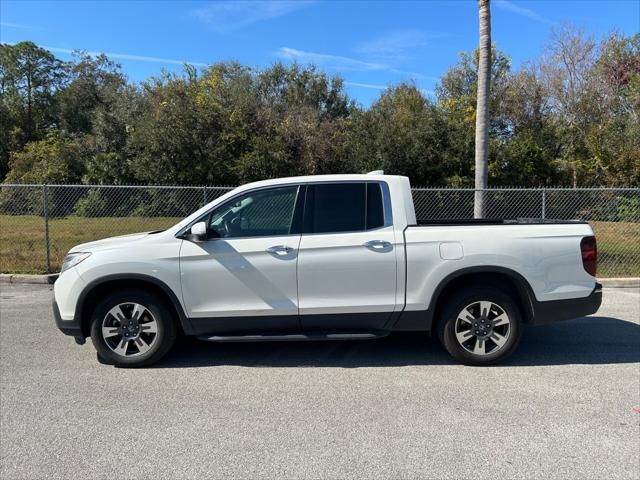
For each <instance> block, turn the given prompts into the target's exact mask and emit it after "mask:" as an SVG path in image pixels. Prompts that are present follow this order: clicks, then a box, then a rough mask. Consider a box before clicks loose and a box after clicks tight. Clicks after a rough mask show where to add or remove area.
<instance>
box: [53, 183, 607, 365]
mask: <svg viewBox="0 0 640 480" xmlns="http://www.w3.org/2000/svg"><path fill="white" fill-rule="evenodd" d="M596 265H597V249H596V241H595V237H594V236H593V232H592V230H591V228H590V226H589V225H588V224H587V223H580V222H562V223H558V222H554V223H548V222H532V221H507V220H459V221H456V220H451V221H444V222H443V221H433V222H429V221H424V222H423V221H420V222H418V221H417V220H416V215H415V211H414V207H413V200H412V196H411V189H410V185H409V180H408V179H407V178H406V177H399V176H391V175H383V174H378V173H374V174H368V175H330V176H311V177H295V178H283V179H277V180H267V181H262V182H257V183H251V184H248V185H243V186H241V187H238V188H236V189H235V190H233V191H230V192H229V193H227V194H226V195H223V196H222V197H219V198H218V199H216V200H215V201H213V202H211V203H210V204H208V205H206V206H205V207H203V208H201V209H200V210H198V211H197V212H195V213H194V214H192V215H191V216H189V217H187V218H186V219H184V220H183V221H181V222H180V223H178V224H177V225H175V226H173V227H171V228H169V229H168V230H165V231H161V232H147V233H140V234H134V235H126V236H121V237H114V238H108V239H105V240H100V241H96V242H91V243H86V244H83V245H78V246H77V247H74V248H73V249H72V250H71V251H70V252H69V254H68V255H67V257H66V258H65V260H64V263H63V266H62V271H61V273H60V277H59V278H58V279H57V281H56V283H55V288H54V291H55V293H54V303H53V310H54V315H55V318H56V323H57V325H58V327H59V329H60V330H62V332H64V333H65V334H67V335H71V336H74V337H75V339H76V341H77V342H78V343H79V344H83V343H84V342H85V339H86V337H88V336H91V339H92V341H93V344H94V345H95V348H96V349H97V351H98V356H99V358H100V359H101V361H104V362H106V363H110V364H115V365H119V366H143V365H149V364H151V363H153V362H156V361H158V360H159V359H160V358H162V357H163V356H164V355H165V354H166V353H167V352H168V351H169V349H170V348H171V347H172V345H173V343H174V341H175V339H176V336H177V335H178V333H180V332H182V333H183V334H185V335H193V336H197V337H198V338H200V339H202V340H207V341H213V342H234V341H266V340H339V339H375V338H379V337H382V336H385V335H388V334H389V333H390V332H393V331H431V332H434V333H435V334H436V335H437V336H438V337H439V339H440V341H441V342H442V344H443V345H444V347H445V348H446V349H447V351H448V352H449V353H450V354H451V355H452V356H453V357H454V358H455V359H457V360H459V361H461V362H464V363H465V364H469V365H489V364H493V363H496V362H498V361H500V360H502V359H504V358H506V357H507V356H508V355H509V354H511V353H512V352H513V351H514V350H515V349H516V347H517V345H518V341H519V339H520V336H521V333H522V325H523V324H525V323H529V324H538V323H544V322H551V321H556V320H563V319H569V318H574V317H580V316H583V315H588V314H591V313H594V312H596V311H597V309H598V308H599V306H600V302H601V299H602V289H601V286H600V285H599V284H598V283H597V282H596V279H595V274H596Z"/></svg>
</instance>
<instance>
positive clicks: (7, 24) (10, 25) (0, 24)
mask: <svg viewBox="0 0 640 480" xmlns="http://www.w3.org/2000/svg"><path fill="white" fill-rule="evenodd" d="M0 27H6V28H22V29H25V30H40V27H34V26H33V25H25V24H22V23H11V22H0Z"/></svg>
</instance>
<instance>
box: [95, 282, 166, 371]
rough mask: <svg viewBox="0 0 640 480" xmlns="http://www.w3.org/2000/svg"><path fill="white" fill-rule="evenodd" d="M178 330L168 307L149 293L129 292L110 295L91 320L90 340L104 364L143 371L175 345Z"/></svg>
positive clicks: (141, 291) (97, 308)
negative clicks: (143, 368)
mask: <svg viewBox="0 0 640 480" xmlns="http://www.w3.org/2000/svg"><path fill="white" fill-rule="evenodd" d="M176 334H177V328H176V324H175V321H174V319H173V318H172V316H171V309H170V308H168V307H167V305H166V303H165V302H164V301H163V300H162V299H161V298H158V297H157V296H156V295H153V294H152V293H150V292H146V291H144V290H138V289H126V290H120V291H116V292H113V293H111V294H109V295H107V296H106V297H105V298H104V299H103V300H102V301H101V302H100V303H99V304H98V306H97V307H96V309H95V311H94V312H93V317H92V319H91V340H92V341H93V345H94V346H95V348H96V350H97V352H98V356H99V357H101V358H102V359H103V360H104V362H105V363H109V364H112V365H116V366H119V367H143V366H147V365H151V364H152V363H155V362H157V361H158V360H160V359H161V358H162V357H164V355H165V354H166V353H167V352H168V351H169V350H170V349H171V347H172V346H173V344H174V343H175V339H176Z"/></svg>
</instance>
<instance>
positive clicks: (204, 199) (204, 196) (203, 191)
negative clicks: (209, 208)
mask: <svg viewBox="0 0 640 480" xmlns="http://www.w3.org/2000/svg"><path fill="white" fill-rule="evenodd" d="M206 204H207V187H206V186H203V187H202V206H203V207H204V206H205V205H206Z"/></svg>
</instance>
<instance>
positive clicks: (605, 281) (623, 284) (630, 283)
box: [598, 277, 640, 288]
mask: <svg viewBox="0 0 640 480" xmlns="http://www.w3.org/2000/svg"><path fill="white" fill-rule="evenodd" d="M598 282H600V283H601V284H602V286H603V287H606V288H638V287H640V277H630V278H599V279H598Z"/></svg>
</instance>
